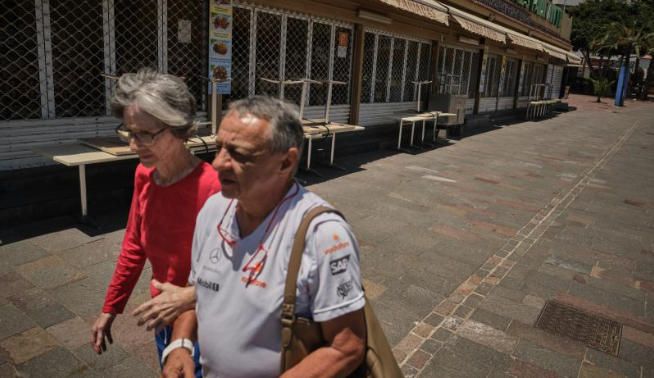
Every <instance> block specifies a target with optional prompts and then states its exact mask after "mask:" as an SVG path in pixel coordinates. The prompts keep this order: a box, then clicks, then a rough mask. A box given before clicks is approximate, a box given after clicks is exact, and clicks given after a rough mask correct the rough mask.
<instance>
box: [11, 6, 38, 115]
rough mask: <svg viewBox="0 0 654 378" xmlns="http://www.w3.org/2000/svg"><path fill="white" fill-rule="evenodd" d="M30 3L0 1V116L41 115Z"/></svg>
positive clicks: (35, 42)
mask: <svg viewBox="0 0 654 378" xmlns="http://www.w3.org/2000/svg"><path fill="white" fill-rule="evenodd" d="M34 3H35V2H34V0H14V1H11V0H8V1H3V2H2V15H1V16H0V25H2V26H0V51H2V53H0V120H10V119H27V118H39V117H41V91H40V84H39V53H38V49H37V46H38V45H37V43H38V42H37V23H36V19H35V17H34V15H35V13H36V12H35V9H34V8H35V6H34ZM43 81H45V78H43Z"/></svg>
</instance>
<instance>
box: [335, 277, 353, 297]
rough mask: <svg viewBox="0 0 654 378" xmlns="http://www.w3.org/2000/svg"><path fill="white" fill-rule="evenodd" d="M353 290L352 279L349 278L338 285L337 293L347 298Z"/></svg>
mask: <svg viewBox="0 0 654 378" xmlns="http://www.w3.org/2000/svg"><path fill="white" fill-rule="evenodd" d="M351 290H352V280H349V281H345V282H343V283H342V284H340V285H338V287H337V288H336V293H337V294H338V296H339V297H341V298H342V299H345V298H346V297H347V295H348V294H350V291H351Z"/></svg>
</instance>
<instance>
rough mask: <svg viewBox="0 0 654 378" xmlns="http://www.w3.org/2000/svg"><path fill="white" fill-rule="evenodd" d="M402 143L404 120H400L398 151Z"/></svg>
mask: <svg viewBox="0 0 654 378" xmlns="http://www.w3.org/2000/svg"><path fill="white" fill-rule="evenodd" d="M400 143H402V120H400V133H399V135H398V136H397V149H398V150H399V149H400Z"/></svg>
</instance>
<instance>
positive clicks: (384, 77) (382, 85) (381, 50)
mask: <svg viewBox="0 0 654 378" xmlns="http://www.w3.org/2000/svg"><path fill="white" fill-rule="evenodd" d="M392 40H393V39H392V38H391V37H387V36H383V35H382V36H379V43H378V45H377V46H378V47H377V67H376V70H375V73H376V74H375V97H374V100H375V102H388V101H387V100H386V93H387V89H388V71H389V70H388V65H389V63H390V61H391V56H390V55H391V41H392Z"/></svg>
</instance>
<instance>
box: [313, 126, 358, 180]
mask: <svg viewBox="0 0 654 378" xmlns="http://www.w3.org/2000/svg"><path fill="white" fill-rule="evenodd" d="M302 123H303V126H302V128H303V129H304V139H306V140H307V170H309V169H311V149H312V147H313V140H314V139H323V138H332V145H331V150H330V155H329V165H334V148H335V145H336V134H340V133H345V132H351V131H361V130H363V129H364V128H363V127H362V126H357V125H347V124H343V123H328V124H324V123H321V122H320V121H314V120H302Z"/></svg>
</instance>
